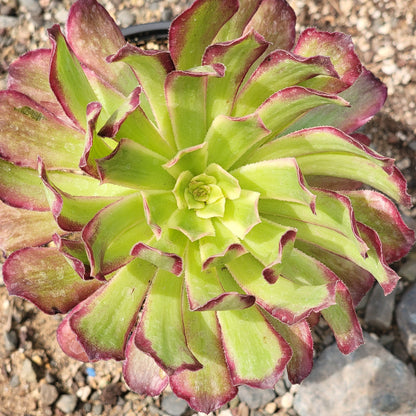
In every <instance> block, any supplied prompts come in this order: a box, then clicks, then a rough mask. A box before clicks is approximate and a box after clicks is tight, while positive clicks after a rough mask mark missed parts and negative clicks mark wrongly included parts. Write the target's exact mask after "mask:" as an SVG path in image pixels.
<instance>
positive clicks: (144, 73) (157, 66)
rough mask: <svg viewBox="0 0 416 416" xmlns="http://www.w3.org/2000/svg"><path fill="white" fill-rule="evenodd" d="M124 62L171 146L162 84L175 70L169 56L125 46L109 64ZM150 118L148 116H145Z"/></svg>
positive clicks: (169, 127)
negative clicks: (134, 76)
mask: <svg viewBox="0 0 416 416" xmlns="http://www.w3.org/2000/svg"><path fill="white" fill-rule="evenodd" d="M119 61H122V62H125V63H127V64H129V65H130V67H131V68H132V69H133V71H134V73H135V74H136V77H137V79H138V80H139V82H140V85H141V87H142V88H143V90H144V93H145V95H146V98H147V100H148V101H149V104H150V110H151V112H152V113H153V116H154V117H155V120H156V123H157V125H158V127H159V129H160V131H161V132H162V136H163V137H164V138H165V139H166V140H167V141H168V142H169V143H170V144H171V145H173V144H174V143H173V133H172V126H171V122H170V119H169V114H168V109H167V107H166V100H165V91H164V84H165V80H166V76H167V74H168V73H169V72H171V71H173V70H174V69H175V67H174V65H173V62H172V59H171V57H170V54H169V53H168V52H162V51H147V50H142V49H140V48H136V47H135V46H133V45H130V44H126V45H125V46H123V47H122V48H121V49H120V50H119V51H118V52H117V53H116V54H115V55H113V56H111V57H110V59H109V62H119ZM147 115H148V117H150V114H147Z"/></svg>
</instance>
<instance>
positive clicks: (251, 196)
mask: <svg viewBox="0 0 416 416" xmlns="http://www.w3.org/2000/svg"><path fill="white" fill-rule="evenodd" d="M259 196H260V194H259V193H258V192H253V191H247V190H245V189H243V190H242V191H241V194H240V197H239V198H238V199H233V200H231V199H227V201H226V204H225V212H224V216H223V217H222V218H221V222H222V223H223V224H224V225H225V226H226V227H227V228H228V229H229V230H230V231H231V232H232V233H233V234H234V235H235V236H236V237H238V238H241V239H242V238H244V237H245V235H246V234H247V233H248V232H249V231H250V230H251V229H252V228H253V227H254V226H255V225H256V224H258V223H259V222H260V218H259V214H258V211H257V205H258V201H259Z"/></svg>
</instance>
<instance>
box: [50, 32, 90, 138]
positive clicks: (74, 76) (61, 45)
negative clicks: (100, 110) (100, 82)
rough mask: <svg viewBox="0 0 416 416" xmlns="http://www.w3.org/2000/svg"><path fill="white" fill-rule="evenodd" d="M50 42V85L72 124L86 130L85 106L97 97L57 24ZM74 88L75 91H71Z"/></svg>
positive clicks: (51, 33)
mask: <svg viewBox="0 0 416 416" xmlns="http://www.w3.org/2000/svg"><path fill="white" fill-rule="evenodd" d="M49 36H50V38H51V41H52V57H51V67H50V78H49V79H50V83H51V87H52V90H53V92H54V93H55V95H56V97H57V99H58V101H59V102H60V104H61V105H62V107H63V108H64V110H65V112H66V114H67V115H68V117H69V118H70V119H71V120H72V121H73V122H74V123H75V125H77V126H79V127H81V128H83V129H84V130H86V128H87V120H86V117H85V115H86V112H87V105H88V104H89V103H91V102H93V101H97V97H96V95H95V93H94V91H93V89H92V88H91V85H90V83H89V82H88V79H87V77H86V75H85V73H84V71H83V70H82V68H81V64H80V63H79V61H78V60H77V58H76V57H75V55H74V54H73V52H72V51H71V50H70V49H69V47H68V44H67V42H66V40H65V38H64V36H63V34H62V32H61V29H60V28H59V25H55V26H53V27H52V28H51V29H49ZM74 85H76V86H77V88H73V86H74Z"/></svg>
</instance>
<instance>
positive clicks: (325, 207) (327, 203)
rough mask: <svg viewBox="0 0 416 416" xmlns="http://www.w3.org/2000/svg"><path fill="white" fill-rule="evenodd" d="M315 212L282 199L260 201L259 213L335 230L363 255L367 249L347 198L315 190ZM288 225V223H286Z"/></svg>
mask: <svg viewBox="0 0 416 416" xmlns="http://www.w3.org/2000/svg"><path fill="white" fill-rule="evenodd" d="M315 193H316V205H315V212H311V210H310V209H308V207H305V206H303V205H300V204H293V203H290V202H283V201H264V200H262V201H261V202H260V213H265V214H266V213H267V214H272V215H281V216H284V217H286V218H293V219H294V220H299V221H302V222H305V223H309V224H315V225H319V226H320V227H324V228H329V229H331V230H334V231H336V232H337V233H339V234H340V235H342V236H345V237H347V238H348V239H349V240H350V244H351V245H354V246H355V247H356V248H355V250H356V251H358V252H359V253H361V255H362V256H363V257H364V256H365V253H366V251H367V249H368V247H367V246H366V244H365V243H364V241H363V239H362V238H361V237H360V234H359V231H358V228H357V224H356V221H355V218H354V212H353V209H352V206H351V203H350V202H349V200H348V199H347V198H345V197H343V196H342V195H339V194H336V193H334V192H329V191H328V192H324V191H318V190H315ZM288 225H290V224H288Z"/></svg>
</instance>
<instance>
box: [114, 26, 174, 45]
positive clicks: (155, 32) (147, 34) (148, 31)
mask: <svg viewBox="0 0 416 416" xmlns="http://www.w3.org/2000/svg"><path fill="white" fill-rule="evenodd" d="M170 24H171V22H170V21H163V22H151V23H142V24H138V25H133V26H129V27H126V28H123V29H121V33H122V34H123V36H124V37H125V39H126V40H127V41H129V40H133V39H135V38H140V39H141V40H144V41H147V40H151V39H155V38H156V39H166V37H167V34H168V32H169V27H170Z"/></svg>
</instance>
